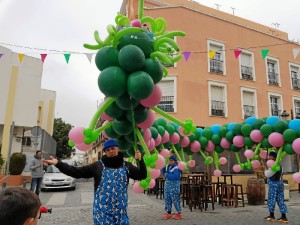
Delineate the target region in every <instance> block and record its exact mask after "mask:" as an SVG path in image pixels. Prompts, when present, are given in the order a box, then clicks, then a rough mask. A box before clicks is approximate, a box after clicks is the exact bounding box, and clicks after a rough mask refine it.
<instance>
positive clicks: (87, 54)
mask: <svg viewBox="0 0 300 225" xmlns="http://www.w3.org/2000/svg"><path fill="white" fill-rule="evenodd" d="M85 55H86V57H87V58H88V60H89V61H90V63H91V62H92V57H93V55H94V53H85Z"/></svg>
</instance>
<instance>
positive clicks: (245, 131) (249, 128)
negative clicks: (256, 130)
mask: <svg viewBox="0 0 300 225" xmlns="http://www.w3.org/2000/svg"><path fill="white" fill-rule="evenodd" d="M252 130H253V127H252V126H251V125H250V124H244V125H243V126H242V128H241V132H242V134H243V135H244V136H250V133H251V131H252Z"/></svg>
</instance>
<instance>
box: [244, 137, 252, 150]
mask: <svg viewBox="0 0 300 225" xmlns="http://www.w3.org/2000/svg"><path fill="white" fill-rule="evenodd" d="M244 143H245V146H247V147H248V148H251V147H252V146H254V145H255V143H254V142H253V141H252V140H251V138H250V137H248V136H246V137H244Z"/></svg>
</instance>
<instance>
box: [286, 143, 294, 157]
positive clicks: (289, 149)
mask: <svg viewBox="0 0 300 225" xmlns="http://www.w3.org/2000/svg"><path fill="white" fill-rule="evenodd" d="M283 151H285V152H286V153H287V154H289V155H294V154H295V151H294V149H293V147H292V145H291V144H290V143H285V144H284V146H283Z"/></svg>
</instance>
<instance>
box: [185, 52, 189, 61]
mask: <svg viewBox="0 0 300 225" xmlns="http://www.w3.org/2000/svg"><path fill="white" fill-rule="evenodd" d="M190 55H191V52H183V56H184V58H185V61H188V59H189V57H190Z"/></svg>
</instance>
